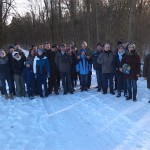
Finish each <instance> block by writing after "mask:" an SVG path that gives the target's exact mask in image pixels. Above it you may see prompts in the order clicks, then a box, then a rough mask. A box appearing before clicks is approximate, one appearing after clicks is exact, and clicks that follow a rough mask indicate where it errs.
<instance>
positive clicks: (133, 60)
mask: <svg viewBox="0 0 150 150" xmlns="http://www.w3.org/2000/svg"><path fill="white" fill-rule="evenodd" d="M123 64H128V65H130V67H131V69H130V73H129V75H127V74H124V76H125V78H126V79H133V80H137V79H138V78H137V74H139V75H140V57H139V55H138V54H137V52H136V51H135V50H133V51H132V52H128V53H127V54H126V55H125V57H123V59H122V61H121V63H120V65H119V66H120V68H122V65H123Z"/></svg>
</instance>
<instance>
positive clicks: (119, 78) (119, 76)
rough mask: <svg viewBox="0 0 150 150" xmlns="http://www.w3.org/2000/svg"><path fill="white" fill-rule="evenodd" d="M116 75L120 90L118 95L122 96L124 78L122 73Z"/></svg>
mask: <svg viewBox="0 0 150 150" xmlns="http://www.w3.org/2000/svg"><path fill="white" fill-rule="evenodd" d="M116 77H117V88H118V89H117V90H118V95H117V97H120V96H121V89H122V86H121V84H122V78H121V74H120V73H117V74H116Z"/></svg>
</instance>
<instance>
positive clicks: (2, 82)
mask: <svg viewBox="0 0 150 150" xmlns="http://www.w3.org/2000/svg"><path fill="white" fill-rule="evenodd" d="M1 84H2V95H6V94H7V90H6V81H5V79H1Z"/></svg>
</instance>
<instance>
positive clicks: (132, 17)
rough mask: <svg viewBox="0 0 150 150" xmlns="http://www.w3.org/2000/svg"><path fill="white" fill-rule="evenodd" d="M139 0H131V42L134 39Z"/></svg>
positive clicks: (129, 31) (129, 36)
mask: <svg viewBox="0 0 150 150" xmlns="http://www.w3.org/2000/svg"><path fill="white" fill-rule="evenodd" d="M136 2H137V0H131V7H130V15H129V27H128V42H129V43H131V42H133V40H134V22H135V13H136Z"/></svg>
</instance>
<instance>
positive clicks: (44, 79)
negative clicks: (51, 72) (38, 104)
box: [42, 75, 48, 97]
mask: <svg viewBox="0 0 150 150" xmlns="http://www.w3.org/2000/svg"><path fill="white" fill-rule="evenodd" d="M42 78H43V84H44V91H45V97H48V88H47V76H46V75H42Z"/></svg>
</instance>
